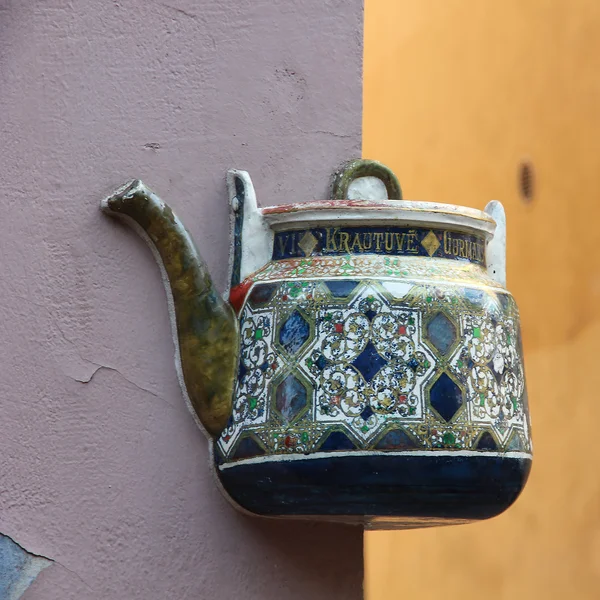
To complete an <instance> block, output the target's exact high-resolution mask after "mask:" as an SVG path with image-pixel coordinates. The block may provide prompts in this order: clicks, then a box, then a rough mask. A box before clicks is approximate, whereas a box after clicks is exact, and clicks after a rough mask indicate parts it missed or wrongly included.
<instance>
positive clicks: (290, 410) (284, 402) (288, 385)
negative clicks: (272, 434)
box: [275, 375, 307, 423]
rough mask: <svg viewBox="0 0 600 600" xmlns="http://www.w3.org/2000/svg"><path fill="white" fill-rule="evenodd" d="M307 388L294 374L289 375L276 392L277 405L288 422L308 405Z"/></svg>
mask: <svg viewBox="0 0 600 600" xmlns="http://www.w3.org/2000/svg"><path fill="white" fill-rule="evenodd" d="M306 402H307V393H306V388H305V387H304V386H303V385H302V383H301V382H300V381H298V380H297V379H296V378H295V377H294V376H293V375H288V376H287V377H286V378H285V379H284V380H283V381H282V382H281V383H280V384H279V385H278V386H277V391H276V392H275V407H276V408H277V410H278V411H279V414H281V416H282V417H283V420H284V421H285V422H286V423H290V422H291V421H293V420H294V419H295V418H296V417H297V416H298V415H299V414H300V412H301V411H302V409H303V408H304V407H305V406H306Z"/></svg>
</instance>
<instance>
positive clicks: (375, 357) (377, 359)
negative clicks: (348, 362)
mask: <svg viewBox="0 0 600 600" xmlns="http://www.w3.org/2000/svg"><path fill="white" fill-rule="evenodd" d="M387 362H388V361H387V360H386V359H385V358H383V357H382V356H381V355H380V354H379V352H377V349H376V348H375V346H374V345H373V342H371V341H369V343H368V344H367V345H366V346H365V349H364V350H363V351H362V352H361V353H360V354H359V355H358V356H357V357H356V358H355V359H354V362H353V363H352V364H353V365H354V368H355V369H356V370H357V371H358V372H359V373H360V374H361V375H362V376H363V377H364V378H365V381H366V382H367V383H368V382H370V381H371V379H373V377H375V375H377V373H379V371H380V370H381V368H382V367H383V366H384V365H386V364H387Z"/></svg>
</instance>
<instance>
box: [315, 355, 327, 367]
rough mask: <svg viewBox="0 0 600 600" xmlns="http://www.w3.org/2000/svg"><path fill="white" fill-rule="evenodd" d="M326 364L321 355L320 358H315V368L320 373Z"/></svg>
mask: <svg viewBox="0 0 600 600" xmlns="http://www.w3.org/2000/svg"><path fill="white" fill-rule="evenodd" d="M327 362H328V361H327V359H326V358H325V357H324V356H323V355H322V354H321V356H319V358H317V362H316V363H315V365H317V367H319V369H321V371H322V370H323V369H324V368H325V365H327Z"/></svg>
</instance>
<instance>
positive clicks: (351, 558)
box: [232, 511, 363, 600]
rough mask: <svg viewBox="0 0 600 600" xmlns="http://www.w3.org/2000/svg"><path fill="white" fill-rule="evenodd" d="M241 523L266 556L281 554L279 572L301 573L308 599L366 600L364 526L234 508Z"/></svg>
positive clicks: (236, 517)
mask: <svg viewBox="0 0 600 600" xmlns="http://www.w3.org/2000/svg"><path fill="white" fill-rule="evenodd" d="M232 512H233V517H235V519H236V521H237V522H236V526H239V527H240V528H241V529H243V530H245V532H246V533H247V535H248V537H250V536H251V537H252V539H253V540H254V541H255V542H256V551H257V553H260V552H261V551H262V549H263V548H264V559H267V558H268V557H269V556H273V554H276V555H277V556H278V557H279V560H280V561H281V562H280V563H278V564H275V565H273V568H274V569H276V570H281V571H284V572H286V573H287V574H288V575H289V574H290V573H292V572H295V573H297V577H298V580H297V582H295V581H293V580H291V581H289V580H288V581H289V584H290V585H291V586H295V585H297V583H298V582H300V581H302V586H303V587H305V588H306V589H305V593H306V594H309V595H307V596H306V597H307V598H309V597H310V598H343V599H344V600H359V599H362V598H363V530H362V527H359V526H353V525H340V524H335V523H327V522H313V521H302V520H298V521H286V520H283V519H269V518H261V517H251V516H246V515H243V514H240V513H238V512H237V511H232Z"/></svg>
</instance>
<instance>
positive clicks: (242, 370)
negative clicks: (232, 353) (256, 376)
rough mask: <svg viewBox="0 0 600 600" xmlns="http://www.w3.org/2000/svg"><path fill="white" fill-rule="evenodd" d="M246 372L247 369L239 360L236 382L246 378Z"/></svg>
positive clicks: (242, 361)
mask: <svg viewBox="0 0 600 600" xmlns="http://www.w3.org/2000/svg"><path fill="white" fill-rule="evenodd" d="M247 372H248V367H246V365H245V364H244V360H243V359H242V360H240V370H239V371H238V381H242V379H244V377H246V373H247Z"/></svg>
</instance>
